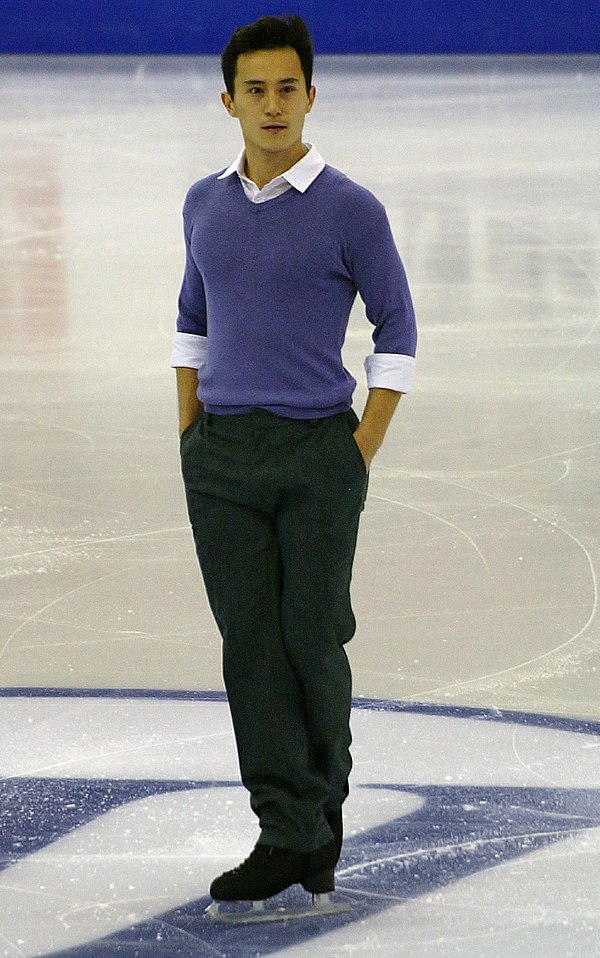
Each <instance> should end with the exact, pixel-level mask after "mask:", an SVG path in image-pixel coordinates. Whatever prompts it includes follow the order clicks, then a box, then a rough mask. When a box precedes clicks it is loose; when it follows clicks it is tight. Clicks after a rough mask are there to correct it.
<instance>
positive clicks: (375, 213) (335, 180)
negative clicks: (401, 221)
mask: <svg viewBox="0 0 600 958" xmlns="http://www.w3.org/2000/svg"><path fill="white" fill-rule="evenodd" d="M321 178H322V189H323V197H324V198H325V197H326V198H327V200H328V201H329V203H330V207H331V208H333V209H334V210H335V211H336V214H338V215H339V216H340V217H342V219H343V221H346V222H348V218H349V221H350V222H352V223H354V222H355V221H356V219H357V218H360V220H361V221H362V222H368V221H373V220H376V219H380V218H381V217H382V216H385V207H384V205H383V203H382V202H381V200H379V199H378V198H377V197H376V196H375V194H374V193H372V192H371V190H369V189H367V187H366V186H362V184H360V183H357V182H356V181H355V180H352V179H350V177H349V176H347V175H346V173H342V171H341V170H337V169H336V168H335V167H333V166H326V167H325V169H324V170H323V173H322V174H321V177H319V179H321Z"/></svg>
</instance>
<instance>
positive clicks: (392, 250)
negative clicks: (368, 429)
mask: <svg viewBox="0 0 600 958" xmlns="http://www.w3.org/2000/svg"><path fill="white" fill-rule="evenodd" d="M375 202H376V207H375V210H374V211H370V212H371V215H370V216H369V224H368V226H367V227H366V228H364V226H363V229H362V230H361V231H358V230H356V231H355V236H356V239H355V241H354V242H353V245H352V249H351V254H350V263H351V270H352V275H353V278H354V282H355V284H356V287H357V289H358V292H359V294H360V297H361V299H362V300H363V302H364V304H365V311H366V315H367V319H368V320H369V322H370V323H372V325H373V327H374V329H373V336H372V338H373V343H374V352H373V354H372V355H370V356H367V358H366V360H365V369H366V373H367V385H368V386H369V388H372V387H380V388H385V389H393V390H396V391H397V392H408V391H409V390H410V389H411V388H412V385H413V380H414V374H415V355H416V348H417V327H416V321H415V312H414V307H413V302H412V297H411V294H410V289H409V286H408V281H407V278H406V273H405V270H404V266H403V264H402V260H401V259H400V255H399V253H398V250H397V248H396V243H395V241H394V237H393V234H392V230H391V226H390V223H389V220H388V217H387V213H386V211H385V209H384V207H383V206H382V205H381V204H380V203H379V201H375Z"/></svg>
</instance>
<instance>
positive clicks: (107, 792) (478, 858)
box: [0, 693, 600, 958]
mask: <svg viewBox="0 0 600 958" xmlns="http://www.w3.org/2000/svg"><path fill="white" fill-rule="evenodd" d="M7 694H8V693H5V695H7ZM212 698H213V699H214V698H215V697H214V696H213V697H212ZM81 701H82V700H81V699H79V702H80V703H81ZM84 701H87V702H88V703H89V702H90V699H89V698H88V699H85V700H84ZM128 701H129V703H130V704H129V706H128V707H129V709H130V710H129V712H128V716H129V719H131V717H132V716H131V709H133V710H134V711H135V709H136V708H137V706H139V705H141V704H143V700H142V699H141V698H140V699H139V700H137V701H134V702H133V704H132V703H131V700H128ZM175 701H177V700H175ZM193 701H194V702H195V705H196V711H197V718H198V721H199V722H200V725H199V727H202V722H203V719H204V715H205V714H207V713H206V710H207V709H212V710H215V709H216V710H219V714H222V712H223V710H224V704H223V702H222V701H220V702H219V701H217V702H215V701H209V702H207V701H206V700H203V699H201V698H195V699H194V700H193ZM6 702H7V698H4V699H0V705H3V704H5V703H6ZM43 704H44V703H43V702H42V703H41V705H40V715H42V714H43V712H44V709H43ZM160 704H161V708H168V705H169V701H168V700H167V699H162V700H161V703H160ZM94 705H95V715H94V723H95V724H98V723H100V724H104V725H105V724H106V723H107V722H109V721H110V715H111V708H110V705H111V700H109V699H107V698H105V699H103V700H100V702H99V700H95V703H94ZM55 714H56V713H53V715H55ZM137 717H138V716H136V718H137ZM113 718H114V716H113ZM188 718H189V714H188V715H186V716H185V720H186V723H187V720H188ZM526 719H527V717H524V716H515V715H513V716H498V715H497V716H492V715H487V714H485V713H476V712H458V711H456V710H442V709H435V708H426V707H414V708H412V709H411V708H408V707H402V706H399V705H395V704H394V703H388V704H386V703H357V710H356V713H355V719H354V734H355V757H356V758H357V762H356V769H355V776H356V778H357V779H358V781H356V782H355V783H354V787H353V792H352V798H351V800H349V813H348V824H349V828H348V827H347V832H348V835H347V839H346V841H345V844H344V850H343V854H342V858H341V860H340V863H339V869H338V881H337V887H338V890H339V892H340V894H341V895H342V896H343V897H344V898H345V899H346V901H348V902H349V903H351V905H352V909H351V910H350V911H347V912H343V913H340V914H336V915H329V916H323V917H317V918H310V919H302V920H298V921H295V922H287V923H286V924H285V925H284V924H273V923H269V924H268V925H266V924H265V925H245V926H239V925H238V926H236V927H235V929H231V928H230V927H227V926H224V925H222V924H220V923H214V922H213V923H211V922H210V921H208V920H207V919H206V918H205V917H204V910H205V908H206V906H207V904H208V901H209V899H208V898H207V897H206V891H205V889H206V884H205V883H204V884H203V882H204V877H201V869H202V867H203V866H202V863H203V861H204V859H205V858H206V855H207V854H208V855H209V858H210V854H214V851H215V847H214V843H213V844H211V840H210V838H205V833H206V829H207V827H209V826H210V815H212V816H213V817H214V814H215V808H218V809H223V808H226V807H227V806H228V805H229V804H230V803H232V804H233V806H234V811H235V805H236V802H240V800H241V801H242V804H243V803H245V793H244V792H243V790H242V789H241V787H240V785H239V783H238V782H237V781H236V780H235V779H233V778H228V779H225V778H223V779H213V778H209V777H206V778H204V779H201V778H198V777H194V778H186V779H183V778H175V777H169V778H167V777H165V778H162V777H160V776H158V775H157V776H156V777H154V778H153V777H151V776H147V777H146V776H145V777H142V776H141V775H140V774H136V775H135V777H127V776H123V775H121V776H117V775H109V774H99V769H100V768H101V767H102V765H101V764H100V765H99V764H98V754H97V752H96V754H94V748H92V749H91V750H90V754H89V755H86V757H85V759H84V761H83V766H85V764H86V763H87V764H88V765H90V766H93V768H92V771H93V774H90V775H89V777H86V776H84V775H82V774H81V768H79V769H77V768H76V767H66V766H65V759H64V758H63V760H62V761H57V762H56V767H55V775H56V777H54V775H53V773H52V769H48V768H45V769H43V770H41V774H37V775H36V774H31V775H25V774H15V775H12V776H10V777H8V778H5V779H4V781H2V782H1V783H0V800H1V806H0V807H1V812H0V814H1V816H2V829H1V832H0V867H1V868H2V869H3V878H5V879H6V881H5V882H4V883H0V914H2V915H4V916H5V917H4V918H0V931H1V932H2V940H3V941H7V942H12V945H9V946H7V950H5V951H4V954H5V955H7V956H12V955H15V956H16V955H21V956H22V955H29V954H31V955H33V954H40V953H41V952H40V950H39V947H38V950H36V945H35V942H34V941H33V940H32V941H31V942H28V941H27V921H29V923H30V924H34V923H35V921H36V920H39V921H41V922H42V923H43V921H44V918H43V915H42V916H38V918H37V919H36V918H34V917H33V913H32V916H31V917H29V916H26V918H27V921H24V922H23V929H24V930H23V931H22V932H19V930H18V928H17V929H16V928H15V925H18V923H19V916H21V915H22V907H21V906H19V903H18V901H17V899H15V897H14V896H15V895H18V891H19V889H20V890H21V891H22V893H23V902H25V901H27V896H28V895H29V896H31V895H33V893H34V892H39V891H40V888H41V889H42V892H43V894H44V895H45V896H46V898H48V896H49V897H50V898H51V899H52V898H53V897H54V898H55V903H54V904H53V906H52V908H51V909H49V911H48V915H49V917H48V919H47V921H48V931H47V932H46V935H47V936H48V937H47V939H46V945H47V946H48V952H47V953H48V954H50V953H51V954H53V955H54V956H55V958H59V956H60V958H67V956H70V958H109V956H111V958H112V956H115V955H123V954H131V955H135V956H136V958H150V956H160V958H174V956H185V958H199V956H206V955H221V956H227V958H245V956H247V955H249V954H256V955H268V954H275V953H279V954H284V953H285V952H286V951H287V949H289V948H292V947H293V946H294V945H295V944H299V943H301V942H307V943H308V942H309V941H310V940H311V939H313V938H318V937H319V936H322V935H324V934H338V935H342V936H343V934H344V929H345V928H347V929H348V933H350V931H351V926H352V924H353V923H354V922H356V921H357V920H360V921H364V920H365V919H368V920H369V921H375V922H377V920H378V919H377V916H378V915H380V914H383V913H385V912H386V911H388V910H389V909H390V908H394V907H402V906H403V905H407V903H410V902H411V900H416V899H423V898H427V896H431V895H435V894H436V893H437V892H438V891H439V890H440V889H444V888H448V887H450V886H452V885H453V884H455V883H456V882H457V881H459V880H460V879H465V878H468V877H469V876H476V875H480V874H483V873H484V872H486V871H487V870H489V869H491V868H493V867H494V866H498V865H502V864H505V863H507V862H510V861H511V860H515V859H518V858H522V857H523V856H526V855H529V854H530V853H532V852H536V851H537V850H540V849H543V848H547V847H549V846H551V845H553V844H555V843H557V842H561V841H564V840H565V839H569V838H572V837H573V836H575V835H576V834H577V833H580V832H585V831H587V830H589V829H597V828H599V827H600V807H599V802H598V797H599V792H598V780H597V772H596V773H595V774H594V768H595V767H596V765H595V763H594V762H593V761H590V762H589V763H588V764H587V765H586V761H587V755H590V757H591V752H590V750H591V749H592V748H593V749H596V753H595V754H596V755H597V747H598V744H600V729H598V728H597V727H592V726H591V725H589V724H588V725H582V724H581V723H580V724H577V723H572V722H568V721H562V720H551V719H539V718H534V717H528V720H526ZM49 720H50V719H49ZM1 721H2V710H1V709H0V722H1ZM117 724H118V721H117ZM188 727H189V726H188ZM448 727H451V732H450V736H449V737H447V738H446V741H445V742H442V743H441V745H440V746H439V750H438V751H437V752H436V750H435V749H436V741H435V740H436V739H439V738H440V737H441V738H444V728H446V729H447V728H448ZM436 729H437V732H436V731H435V730H436ZM515 729H516V730H517V732H518V735H517V736H516V737H515ZM461 730H464V735H463V736H462V739H461ZM411 732H412V734H413V735H418V741H411V740H410V735H411ZM72 734H73V735H75V736H76V735H77V730H76V729H72ZM221 734H222V732H221V731H220V730H218V729H217V730H215V729H211V731H210V733H209V736H210V735H221ZM375 734H376V735H377V736H378V738H377V739H375V738H373V736H374V735H375ZM428 735H429V736H431V737H430V738H429V739H428V738H427V736H428ZM209 736H207V737H209ZM597 736H598V737H599V738H598V739H597V738H596V737H597ZM113 738H114V736H113ZM449 740H456V741H458V742H462V745H461V746H460V747H458V753H459V754H458V755H448V754H447V748H448V745H447V742H448V741H449ZM509 740H510V743H511V749H510V750H508V748H507V744H508V742H509ZM465 743H466V744H465ZM177 744H178V745H180V744H181V743H180V742H178V743H177ZM480 746H481V751H480V754H474V753H477V749H478V747H480ZM98 747H100V746H99V743H95V748H96V749H97V748H98ZM148 747H149V748H150V749H151V750H152V749H153V746H152V744H151V743H150V745H149V746H148ZM160 748H162V750H163V764H167V765H168V764H169V759H168V755H167V746H165V744H164V743H161V744H160ZM169 748H170V749H171V750H172V749H173V748H174V743H173V742H171V743H170V746H169ZM461 748H462V752H461ZM503 750H504V751H503ZM72 752H73V749H72V750H71V753H72ZM398 752H400V753H402V754H400V755H398ZM356 753H358V754H357V755H356ZM207 754H208V753H207ZM107 755H108V753H107V754H105V755H104V758H103V762H104V766H103V769H104V773H108V772H110V770H111V768H110V766H111V761H112V759H111V760H109V759H108V757H107ZM485 755H487V756H488V762H487V764H485V761H484V759H483V758H482V756H485ZM509 755H510V756H511V760H512V759H514V764H513V765H510V763H508V764H507V756H509ZM569 755H570V758H569ZM182 759H183V760H182V762H181V765H182V768H185V767H186V761H185V756H183V757H182ZM144 760H146V759H144ZM70 761H71V762H73V761H75V765H77V762H79V761H80V759H76V758H74V757H73V756H72V758H71V760H70ZM495 761H496V762H498V761H499V762H503V761H504V762H505V765H504V767H500V768H498V767H496V768H494V762H495ZM68 764H69V762H68V761H67V766H68ZM134 765H135V761H134ZM369 765H371V766H372V769H371V772H369V769H368V767H369ZM565 766H566V767H565ZM575 767H577V769H578V772H577V774H575V775H574V774H573V769H574V768H575ZM402 768H404V771H405V772H406V775H405V777H404V778H401V777H400V772H401V771H402ZM561 769H562V770H563V773H564V777H565V780H564V782H561V781H560V780H559V772H560V770H561ZM365 770H366V771H365ZM32 771H33V769H32ZM65 771H66V774H65ZM136 771H139V770H136ZM386 771H387V772H388V775H387V776H386V775H385V774H384V773H385V772H386ZM75 772H77V774H74V773H75ZM478 775H479V782H478V781H477V780H476V779H477V776H478ZM503 781H506V784H502V782H503ZM568 782H572V783H573V784H574V785H576V786H577V787H569V785H568ZM551 783H554V784H551ZM177 796H179V800H180V801H181V800H183V799H185V801H186V802H187V805H186V806H185V807H184V806H179V807H178V806H177V804H176V799H177ZM195 796H196V797H195ZM215 796H216V797H217V798H218V802H217V801H215V802H213V805H212V806H210V802H211V801H213V798H214V797H215ZM194 802H195V803H196V804H195V805H194V804H193V803H194ZM198 802H200V803H205V804H204V805H202V804H200V805H198V804H197V803H198ZM351 802H353V805H351ZM240 807H242V806H240ZM209 808H212V812H210V814H209V815H208V821H207V820H205V818H204V817H203V816H204V815H205V811H207V810H208V809H209ZM203 809H204V810H203ZM232 814H233V813H232ZM235 814H236V815H237V814H238V812H237V811H235ZM111 815H112V816H121V817H117V818H115V819H114V821H113V822H112V824H111V827H110V829H106V831H105V832H104V833H103V832H102V823H103V822H104V823H106V822H109V823H110V822H111V818H110V816H111ZM123 816H126V817H123ZM136 816H137V817H136ZM150 816H153V817H155V819H156V820H155V821H154V822H152V821H150V822H148V818H149V817H150ZM173 817H174V818H175V821H174V822H173V821H171V820H170V819H172V818H173ZM141 818H143V819H144V821H141V820H140V819H141ZM180 826H181V828H183V829H185V832H186V834H185V835H184V836H183V838H181V836H180V835H178V834H177V832H176V831H170V829H177V828H178V827H180ZM132 831H133V832H135V833H136V834H134V835H133V837H132V834H131V832H132ZM161 831H164V832H165V833H166V835H167V838H166V841H165V844H164V846H161V848H162V851H159V852H158V853H154V852H152V850H151V845H152V843H150V845H149V844H148V838H147V836H148V835H152V834H153V833H157V832H158V833H160V832H161ZM171 835H173V836H175V838H176V839H177V842H178V843H179V844H178V848H179V849H183V851H180V852H178V853H177V854H178V855H179V857H181V856H183V857H185V856H187V858H186V861H187V863H188V864H187V873H189V875H188V878H189V880H188V885H187V890H186V891H184V892H183V894H182V898H181V901H180V902H179V903H177V902H176V903H175V905H174V907H173V904H172V897H171V899H170V898H169V894H167V891H166V884H165V888H163V887H162V885H161V882H162V881H163V877H162V876H163V875H164V874H165V873H166V871H167V870H168V869H169V868H171V867H172V865H173V862H170V860H169V857H168V855H169V840H170V836H171ZM106 836H109V838H107V837H106ZM145 836H146V837H145ZM175 838H173V841H175ZM75 839H77V840H78V841H79V842H80V844H79V845H77V846H75V845H68V846H65V845H61V843H64V842H65V841H71V842H73V841H74V840H75ZM107 841H108V842H109V847H107V845H106V842H107ZM182 841H183V844H181V842H182ZM203 842H206V843H205V844H203ZM215 842H217V843H218V844H222V838H218V839H217V838H215ZM103 843H104V844H103ZM152 847H153V845H152ZM53 849H54V850H56V854H55V857H54V858H53V857H52V853H53ZM222 851H223V853H224V854H225V855H226V854H227V853H228V850H227V849H223V850H222ZM232 851H233V850H232ZM120 853H122V857H121V858H120ZM136 854H137V855H138V860H137V861H136ZM149 854H157V858H156V860H154V861H152V862H151V863H150V866H151V867H150V866H149V863H148V861H147V859H145V856H148V855H149ZM78 856H79V859H78ZM82 861H83V865H84V868H85V869H86V876H87V877H86V881H87V884H86V883H85V882H84V887H83V888H82V889H81V890H80V891H79V892H77V890H76V889H75V892H74V893H73V892H72V893H71V897H70V898H69V895H68V889H69V881H75V879H74V878H73V875H75V876H77V875H80V874H82ZM78 862H79V864H78ZM144 862H145V866H144V864H143V863H144ZM209 867H210V863H209ZM227 867H229V866H228V865H227ZM144 868H145V871H144ZM123 869H126V870H127V872H128V875H129V878H128V879H127V881H128V882H129V884H128V885H123V884H122V875H121V873H122V871H123ZM11 872H12V875H11ZM142 873H144V875H142ZM141 875H142V877H140V876H141ZM144 876H145V877H144ZM52 881H54V882H55V883H57V885H56V887H51V882H52ZM119 881H121V885H120V884H119ZM178 881H179V879H178ZM40 882H42V883H43V885H40ZM36 883H38V884H37V886H36ZM13 886H14V887H13ZM111 887H113V888H116V892H115V894H114V895H113V896H112V897H111ZM15 888H16V890H15ZM194 888H196V889H197V894H198V893H199V894H200V897H196V896H195V895H194V894H193V889H194ZM7 889H8V890H7ZM203 889H204V890H203ZM73 894H74V895H75V897H74V898H73ZM297 894H299V892H297V891H296V890H290V892H289V893H288V896H289V900H290V902H291V901H293V900H294V896H295V895H297ZM127 895H130V898H129V900H128V901H125V899H126V898H127ZM67 899H68V901H67ZM33 900H34V899H32V901H33ZM170 902H171V904H170ZM33 907H34V909H35V905H34V906H33ZM19 909H21V910H19ZM128 910H129V911H128ZM56 914H58V915H59V916H60V920H59V921H58V922H55V924H56V929H58V930H56V929H55V931H56V934H55V932H54V931H53V930H52V929H53V928H54V924H53V922H54V920H55V915H56ZM15 916H16V917H15ZM4 921H7V922H9V921H10V924H8V923H7V925H6V927H4V926H3V923H4ZM374 927H376V925H375V926H374ZM13 936H14V937H13ZM341 941H342V938H340V942H341ZM11 948H12V949H14V950H11Z"/></svg>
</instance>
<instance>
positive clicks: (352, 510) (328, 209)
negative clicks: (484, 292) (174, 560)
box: [172, 16, 416, 900]
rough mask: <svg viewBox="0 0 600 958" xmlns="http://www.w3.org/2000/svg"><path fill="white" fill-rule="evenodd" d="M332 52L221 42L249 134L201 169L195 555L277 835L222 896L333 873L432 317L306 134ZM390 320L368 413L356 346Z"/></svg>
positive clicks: (191, 209) (193, 216)
mask: <svg viewBox="0 0 600 958" xmlns="http://www.w3.org/2000/svg"><path fill="white" fill-rule="evenodd" d="M312 62H313V49H312V42H311V39H310V36H309V34H308V32H307V29H306V27H305V25H304V23H303V21H302V20H301V19H300V18H299V17H295V16H292V17H263V18H261V19H260V20H258V21H257V22H256V23H254V24H252V25H250V26H248V27H242V28H240V29H239V30H237V31H236V32H235V33H234V35H233V36H232V38H231V40H230V42H229V44H228V46H227V48H226V49H225V51H224V53H223V56H222V67H223V75H224V79H225V85H226V92H224V93H223V94H222V102H223V105H224V107H225V109H226V110H227V112H228V113H229V115H230V116H231V117H234V118H235V119H237V120H238V121H239V124H240V127H241V132H242V137H243V141H244V149H243V151H242V153H241V154H240V156H239V157H238V158H237V159H236V160H235V162H234V163H233V164H232V165H231V166H230V167H229V168H228V169H226V170H225V171H224V172H222V173H220V174H214V175H211V176H208V177H205V178H204V179H202V180H200V181H199V182H198V183H196V184H195V185H194V186H193V187H192V188H191V189H190V191H189V193H188V195H187V198H186V201H185V205H184V211H183V217H184V233H185V242H186V267H185V274H184V278H183V284H182V288H181V295H180V299H179V317H178V324H177V334H176V336H175V342H174V346H173V357H172V365H173V366H174V367H176V369H177V382H178V397H179V420H180V434H181V457H182V472H183V477H184V483H185V489H186V497H187V503H188V511H189V516H190V521H191V525H192V530H193V534H194V540H195V545H196V551H197V554H198V559H199V562H200V567H201V570H202V575H203V578H204V582H205V586H206V590H207V595H208V599H209V602H210V606H211V609H212V612H213V614H214V617H215V620H216V622H217V625H218V627H219V630H220V632H221V635H222V638H223V675H224V680H225V686H226V689H227V694H228V700H229V705H230V710H231V716H232V722H233V727H234V733H235V737H236V743H237V749H238V757H239V762H240V770H241V776H242V781H243V783H244V785H245V786H246V788H247V789H248V790H249V792H250V803H251V806H252V808H253V810H254V812H255V813H256V815H257V816H258V819H259V823H260V835H259V838H258V842H257V845H256V847H255V849H254V851H253V852H252V854H251V855H250V857H249V858H248V859H247V860H246V861H245V862H243V863H242V864H241V865H240V866H238V867H237V868H234V869H233V870H232V871H228V872H226V873H225V874H224V875H222V876H220V877H219V878H217V879H215V881H214V882H213V883H212V885H211V889H210V891H211V895H212V896H213V898H215V899H217V900H257V899H263V898H266V897H269V896H271V895H274V894H277V893H278V892H280V891H282V890H283V889H284V888H287V887H288V886H289V885H291V884H294V883H296V882H299V883H301V884H302V885H303V886H304V887H305V888H306V889H307V890H308V891H309V892H312V893H322V892H328V891H330V890H332V889H333V887H334V867H335V864H336V862H337V860H338V857H339V854H340V849H341V845H342V813H341V808H342V803H343V802H344V799H345V798H346V796H347V794H348V776H349V772H350V767H351V758H350V752H349V746H350V741H351V737H350V728H349V719H350V705H351V675H350V668H349V665H348V660H347V657H346V653H345V651H344V644H345V643H346V642H348V641H349V640H350V638H351V637H352V635H353V633H354V630H355V620H354V616H353V613H352V609H351V605H350V597H349V588H350V578H351V572H352V563H353V558H354V552H355V547H356V537H357V531H358V522H359V516H360V513H361V510H362V508H363V506H364V500H365V496H366V491H367V479H368V469H369V466H370V464H371V461H372V459H373V456H374V455H375V453H376V452H377V450H378V448H379V446H380V445H381V443H382V441H383V438H384V435H385V432H386V430H387V427H388V425H389V422H390V420H391V418H392V415H393V413H394V410H395V408H396V405H397V403H398V400H399V399H400V396H401V394H402V393H404V392H406V391H407V390H408V389H409V388H410V386H411V383H412V378H413V369H414V355H415V346H416V330H415V321H414V313H413V309H412V304H411V298H410V293H409V290H408V286H407V282H406V278H405V274H404V270H403V267H402V264H401V262H400V258H399V256H398V253H397V250H396V247H395V245H394V241H393V238H392V234H391V230H390V227H389V223H388V220H387V216H386V214H385V210H384V208H383V207H382V205H381V203H379V201H378V200H376V199H375V197H374V196H373V195H372V194H371V193H369V192H368V191H367V190H365V189H364V188H363V187H360V186H358V185H357V184H355V183H353V182H352V181H351V180H349V179H348V178H347V177H346V176H344V175H343V174H342V173H340V172H338V171H337V170H335V169H333V168H332V167H330V166H327V165H326V164H325V162H324V161H323V159H322V158H321V157H320V156H319V154H318V152H317V150H316V149H315V148H314V147H312V146H309V145H308V144H304V143H303V141H302V131H303V126H304V121H305V118H306V115H307V114H308V113H309V112H310V111H311V109H312V107H313V104H314V101H315V92H316V91H315V87H314V86H313V85H312ZM357 293H360V295H361V297H362V299H363V301H364V303H365V307H366V313H367V317H368V319H369V320H370V322H371V323H372V324H373V327H374V330H373V340H374V343H375V351H374V353H373V355H371V356H369V357H368V358H367V360H366V363H365V365H366V369H367V382H368V386H369V396H368V401H367V404H366V407H365V409H364V412H363V414H362V418H361V420H360V422H359V420H358V418H357V416H356V414H355V413H354V412H353V410H352V408H351V401H352V393H353V390H354V387H355V385H356V382H355V380H354V379H353V378H352V376H351V375H350V373H349V372H348V371H347V370H346V369H345V368H344V366H343V364H342V359H341V349H342V345H343V341H344V337H345V333H346V328H347V324H348V318H349V314H350V310H351V307H352V304H353V302H354V299H355V297H356V295H357Z"/></svg>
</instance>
